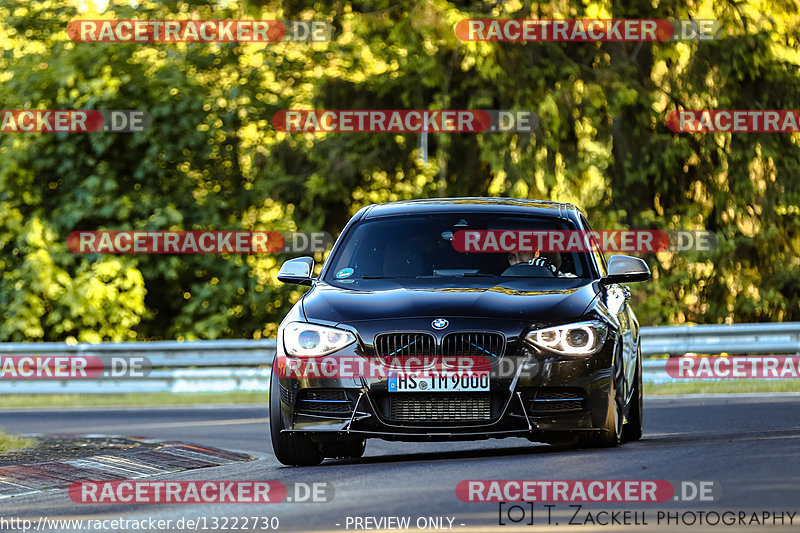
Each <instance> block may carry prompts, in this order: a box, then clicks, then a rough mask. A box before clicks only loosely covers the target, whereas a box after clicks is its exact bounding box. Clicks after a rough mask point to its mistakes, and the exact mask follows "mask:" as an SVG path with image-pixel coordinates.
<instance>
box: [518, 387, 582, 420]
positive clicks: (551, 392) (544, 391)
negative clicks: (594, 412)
mask: <svg viewBox="0 0 800 533" xmlns="http://www.w3.org/2000/svg"><path fill="white" fill-rule="evenodd" d="M584 400H585V394H584V393H583V391H582V390H581V389H560V388H541V389H538V390H537V391H536V393H535V394H534V396H533V398H532V399H531V400H530V403H529V404H528V405H529V410H530V412H531V413H532V414H536V413H547V414H552V413H564V412H568V411H580V410H582V409H583V404H584Z"/></svg>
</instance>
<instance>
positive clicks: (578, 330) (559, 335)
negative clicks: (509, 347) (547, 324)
mask: <svg viewBox="0 0 800 533" xmlns="http://www.w3.org/2000/svg"><path fill="white" fill-rule="evenodd" d="M607 334H608V326H607V325H606V324H605V323H603V322H600V321H599V320H592V321H588V322H577V323H575V324H566V325H563V326H556V327H553V328H545V329H537V330H534V331H531V332H530V333H528V334H527V335H525V339H526V340H527V341H528V342H530V343H531V344H533V345H535V346H538V347H540V348H545V349H547V350H552V351H554V352H557V353H560V354H564V355H592V354H593V353H595V352H597V351H598V350H599V349H600V347H601V346H603V343H605V342H606V335H607Z"/></svg>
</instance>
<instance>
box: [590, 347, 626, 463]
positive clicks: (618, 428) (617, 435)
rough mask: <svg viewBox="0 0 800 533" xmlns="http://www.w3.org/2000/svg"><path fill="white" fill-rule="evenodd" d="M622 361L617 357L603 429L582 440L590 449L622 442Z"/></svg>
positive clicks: (608, 446) (609, 387)
mask: <svg viewBox="0 0 800 533" xmlns="http://www.w3.org/2000/svg"><path fill="white" fill-rule="evenodd" d="M621 383H622V361H621V359H620V358H619V357H617V359H616V361H615V362H614V370H613V372H612V376H611V383H610V384H609V386H608V408H607V409H606V419H605V424H604V426H603V429H602V430H600V431H597V432H594V433H592V434H589V435H585V436H584V437H583V438H582V439H581V445H583V446H586V447H589V448H613V447H614V446H617V445H618V444H619V443H620V442H622V402H623V398H622V387H621V386H620V385H621Z"/></svg>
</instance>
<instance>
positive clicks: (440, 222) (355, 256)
mask: <svg viewBox="0 0 800 533" xmlns="http://www.w3.org/2000/svg"><path fill="white" fill-rule="evenodd" d="M571 229H575V228H574V227H572V226H571V225H570V224H569V223H568V222H567V221H565V220H563V219H560V218H546V217H519V216H505V215H502V216H500V215H497V214H486V213H468V214H463V213H455V214H454V213H447V214H435V215H417V216H394V217H386V218H378V219H374V220H367V221H364V222H361V223H359V224H358V225H356V226H355V227H354V228H353V229H352V230H351V231H350V232H348V235H347V236H346V237H345V240H343V241H342V242H341V243H340V245H339V246H338V247H337V250H336V252H335V253H334V254H335V255H334V256H332V258H331V261H332V262H331V266H330V268H329V269H328V270H327V273H326V275H325V281H327V282H333V283H335V284H343V285H348V284H352V283H353V282H354V281H356V280H370V279H384V280H387V279H397V280H402V279H433V280H436V279H440V280H442V281H444V278H462V279H463V278H487V279H489V278H493V279H494V281H493V283H496V282H497V281H498V280H497V278H501V279H500V281H503V279H502V278H507V279H509V280H510V279H512V278H514V279H520V278H527V279H534V278H536V279H540V280H543V279H569V278H571V279H574V278H591V277H592V274H591V272H590V270H589V269H588V266H587V258H586V257H584V256H585V253H581V252H542V251H530V252H516V253H509V252H484V251H481V252H462V251H458V250H457V249H456V248H457V247H456V246H454V244H453V236H454V234H456V233H457V232H458V231H459V230H514V231H548V230H562V231H563V230H571Z"/></svg>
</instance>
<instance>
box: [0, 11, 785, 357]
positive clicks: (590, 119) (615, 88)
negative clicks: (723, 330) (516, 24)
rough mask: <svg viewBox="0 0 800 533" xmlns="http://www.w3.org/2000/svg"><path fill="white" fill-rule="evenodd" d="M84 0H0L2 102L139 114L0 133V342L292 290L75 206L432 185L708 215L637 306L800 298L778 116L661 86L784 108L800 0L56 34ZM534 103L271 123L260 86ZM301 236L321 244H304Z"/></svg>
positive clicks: (335, 224)
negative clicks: (569, 24) (596, 34)
mask: <svg viewBox="0 0 800 533" xmlns="http://www.w3.org/2000/svg"><path fill="white" fill-rule="evenodd" d="M80 4H81V3H80V2H72V1H70V2H63V1H59V0H39V1H28V2H9V1H8V0H0V31H2V32H3V33H0V42H1V43H2V54H1V55H0V65H2V74H0V99H1V100H2V101H3V108H4V109H23V108H39V109H143V110H147V111H148V112H149V113H150V115H151V116H152V118H153V125H152V127H151V129H150V130H149V131H148V132H146V133H137V134H111V133H108V134H107V133H92V134H77V133H71V134H66V133H58V134H3V135H2V136H0V261H1V262H2V274H0V304H2V306H3V309H4V315H5V320H4V321H3V322H2V323H0V339H2V340H64V339H76V340H80V341H97V340H130V339H160V338H170V339H172V338H178V339H180V338H221V337H241V338H253V337H262V336H267V335H271V334H272V333H273V332H274V329H275V325H276V323H277V322H278V321H280V319H281V317H282V314H283V313H284V312H285V311H286V310H287V309H288V307H289V306H290V305H291V304H292V302H293V301H295V300H296V299H297V297H298V296H299V294H300V293H299V292H298V291H297V290H296V289H294V288H291V287H283V286H281V285H280V284H279V283H278V282H277V281H276V280H275V273H276V271H277V268H278V266H279V264H280V262H281V261H282V260H283V259H285V258H284V257H280V256H238V255H236V256H225V255H222V256H203V255H196V256H172V255H163V256H160V255H152V256H147V255H131V256H99V255H87V256H77V255H75V254H72V253H70V252H69V251H68V250H67V249H66V245H65V241H66V236H67V235H68V234H69V233H70V232H72V231H77V230H88V229H148V230H168V229H171V230H194V229H217V230H226V229H246V230H257V229H269V230H292V229H299V230H303V231H313V230H320V229H324V230H327V231H329V232H331V233H333V234H336V233H338V231H339V230H340V229H341V227H342V226H343V224H344V223H345V222H346V221H347V219H348V218H349V217H350V215H351V214H352V213H354V212H355V211H356V210H357V209H358V208H359V207H361V206H363V205H366V204H368V203H372V202H384V201H391V200H398V199H405V198H415V197H429V196H460V195H470V196H483V195H501V196H517V197H529V198H546V199H557V200H564V201H571V202H574V203H576V204H578V205H579V206H580V207H581V208H582V209H584V210H585V211H586V212H587V214H588V218H589V220H590V221H591V222H592V223H593V225H594V227H595V228H619V227H630V228H654V229H709V230H711V231H714V232H716V234H717V236H718V238H719V239H720V246H719V248H718V249H716V250H715V251H713V252H711V253H702V254H701V253H693V254H666V253H664V254H658V255H656V256H653V257H649V258H648V261H649V262H650V264H651V267H652V268H653V271H654V279H653V280H652V281H651V282H648V283H647V284H645V285H644V286H643V287H642V289H643V290H641V291H639V292H638V293H637V294H638V301H637V302H635V303H636V304H637V309H638V310H639V315H640V318H641V319H642V322H643V323H646V324H652V323H655V324H668V323H682V322H687V321H688V322H701V323H703V322H705V323H714V322H725V321H732V320H735V321H738V322H745V321H767V320H800V281H798V280H800V232H798V230H799V229H800V217H799V216H798V215H800V190H799V189H800V182H798V180H797V179H796V176H797V173H798V172H797V171H798V168H799V167H800V151H798V149H797V143H798V138H799V136H798V135H797V134H794V135H790V134H743V133H738V134H676V133H673V132H672V131H670V130H669V129H668V128H667V126H666V121H665V117H666V115H667V113H669V112H670V111H672V110H675V109H681V108H685V109H702V108H737V109H796V108H798V102H800V98H798V97H800V83H798V81H800V70H798V63H800V54H798V49H797V46H798V45H797V41H796V37H795V36H796V32H797V27H796V26H797V21H796V17H795V16H794V13H795V12H796V11H797V7H798V6H797V5H796V1H792V2H788V3H778V4H774V5H769V6H766V5H765V4H763V3H758V4H756V3H755V2H744V3H742V2H738V3H733V2H729V1H723V2H721V3H715V4H714V5H713V6H712V5H710V4H709V5H705V4H703V5H700V6H699V7H695V4H693V3H692V4H689V3H681V2H671V3H662V4H660V5H659V7H656V8H654V7H652V5H653V4H651V3H650V2H643V1H642V2H638V1H637V2H618V1H612V2H584V3H582V4H575V5H571V4H568V3H566V2H555V3H551V4H540V3H530V2H522V1H515V2H499V3H496V2H488V1H485V2H458V1H455V0H453V1H449V2H448V1H445V0H429V1H427V2H407V3H404V2H400V3H396V2H389V1H388V0H381V1H376V2H359V1H351V2H334V3H325V4H324V5H323V3H320V2H308V1H290V2H275V1H270V0H260V1H256V0H250V1H248V2H242V3H239V4H237V3H236V2H225V3H220V2H216V1H212V0H208V1H204V2H197V1H194V2H191V3H189V2H185V1H183V0H167V1H160V2H156V1H141V2H139V3H138V5H137V7H135V8H134V7H131V6H129V5H120V4H121V3H119V2H115V3H112V5H111V6H109V7H108V8H107V10H106V12H105V13H103V14H102V15H101V16H103V17H110V18H137V19H165V18H166V19H169V18H186V17H193V18H198V19H224V18H265V19H281V18H314V19H317V20H326V21H328V22H331V23H332V24H333V25H334V27H335V34H334V39H333V41H332V42H330V43H313V44H310V43H271V44H230V43H220V44H148V45H140V44H97V43H73V42H71V41H70V40H69V39H68V37H67V35H66V27H67V24H68V22H69V21H70V20H72V19H75V18H97V14H94V13H81V12H79V11H78V6H79V5H80ZM763 9H767V10H768V11H767V12H763V11H762V10H763ZM690 15H691V16H692V17H696V18H715V19H717V20H719V21H721V22H722V23H723V25H724V28H725V31H724V34H723V36H722V38H721V39H720V40H719V41H713V42H709V41H703V42H690V43H680V44H676V43H667V42H664V43H463V42H461V41H459V40H458V39H457V38H456V36H455V34H454V32H453V26H454V25H455V23H456V22H457V21H458V20H460V19H462V18H466V17H484V18H485V17H500V18H565V17H566V18H576V17H595V18H607V17H612V16H613V17H639V18H671V17H680V18H688V17H689V16H690ZM292 108H294V109H297V108H305V109H311V108H317V109H322V108H333V109H356V108H373V109H381V108H383V109H388V108H405V109H437V108H451V109H469V108H473V109H505V108H514V109H530V110H534V111H536V112H537V113H538V114H539V116H540V117H541V126H540V128H539V129H538V130H537V131H536V132H535V133H533V134H481V135H475V134H430V136H429V151H430V157H429V159H428V161H427V163H425V162H423V161H422V160H421V158H420V154H419V148H418V146H419V136H418V135H415V134H365V133H331V134H284V133H281V132H277V131H275V130H274V129H273V128H272V127H271V125H270V119H271V117H272V116H273V114H274V113H275V112H277V111H278V110H280V109H292ZM317 259H322V258H321V257H318V258H317Z"/></svg>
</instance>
